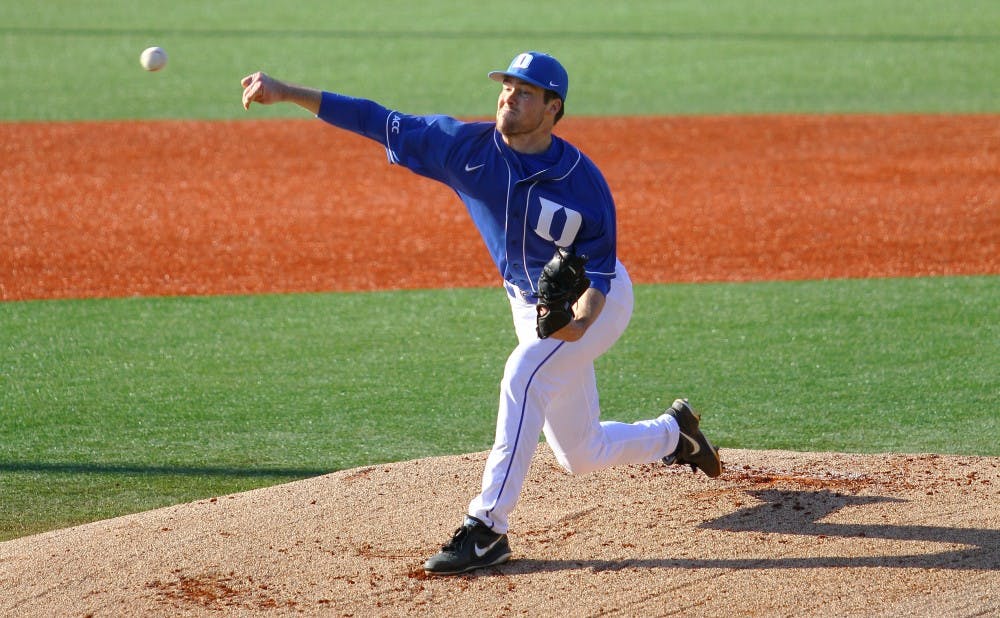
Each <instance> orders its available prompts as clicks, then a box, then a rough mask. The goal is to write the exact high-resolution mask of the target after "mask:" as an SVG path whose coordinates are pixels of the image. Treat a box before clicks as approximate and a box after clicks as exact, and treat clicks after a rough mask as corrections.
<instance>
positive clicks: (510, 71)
mask: <svg viewBox="0 0 1000 618" xmlns="http://www.w3.org/2000/svg"><path fill="white" fill-rule="evenodd" d="M489 77H490V79H492V80H493V81H497V82H502V81H503V78H504V77H516V78H517V79H521V80H524V81H526V82H528V83H529V84H534V85H535V86H538V87H539V88H544V89H546V90H551V91H553V92H555V93H556V94H558V95H559V98H560V99H562V100H563V101H565V100H566V92H567V91H568V90H569V74H567V73H566V69H564V68H563V65H561V64H559V61H558V60H556V59H555V58H553V57H552V56H550V55H548V54H543V53H541V52H536V51H529V52H524V53H523V54H518V55H517V56H516V57H515V58H514V59H513V60H511V61H510V66H509V67H507V70H506V71H491V72H490V73H489Z"/></svg>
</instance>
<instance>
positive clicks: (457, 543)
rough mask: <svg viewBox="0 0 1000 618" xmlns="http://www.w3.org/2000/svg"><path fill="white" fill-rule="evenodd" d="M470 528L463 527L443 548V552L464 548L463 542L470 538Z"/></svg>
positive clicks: (456, 531)
mask: <svg viewBox="0 0 1000 618" xmlns="http://www.w3.org/2000/svg"><path fill="white" fill-rule="evenodd" d="M469 530H470V529H469V528H468V527H466V526H462V527H461V528H459V529H458V530H455V533H454V534H453V535H452V537H451V540H450V541H448V542H447V543H445V544H444V545H442V546H441V550H442V551H455V550H457V549H458V548H460V547H461V546H462V541H464V540H465V537H467V536H469Z"/></svg>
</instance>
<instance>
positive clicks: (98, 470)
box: [0, 461, 336, 478]
mask: <svg viewBox="0 0 1000 618" xmlns="http://www.w3.org/2000/svg"><path fill="white" fill-rule="evenodd" d="M335 471H336V470H328V469H321V468H266V467H260V468H241V467H236V466H170V465H163V466H153V465H139V464H99V463H44V462H33V461H32V462H9V461H0V472H39V473H53V474H124V475H132V476H219V477H239V478H309V477H313V476H322V475H324V474H329V473H331V472H335Z"/></svg>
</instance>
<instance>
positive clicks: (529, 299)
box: [503, 281, 538, 305]
mask: <svg viewBox="0 0 1000 618" xmlns="http://www.w3.org/2000/svg"><path fill="white" fill-rule="evenodd" d="M503 287H504V288H506V289H507V295H508V296H510V297H511V298H516V299H518V300H520V301H521V302H523V303H527V304H529V305H537V304H538V297H537V296H536V295H535V293H534V292H524V291H522V290H521V288H519V287H517V286H516V285H514V284H513V283H511V282H510V281H504V282H503Z"/></svg>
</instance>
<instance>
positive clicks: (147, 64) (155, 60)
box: [139, 47, 167, 71]
mask: <svg viewBox="0 0 1000 618" xmlns="http://www.w3.org/2000/svg"><path fill="white" fill-rule="evenodd" d="M139 64H141V65H142V68H144V69H146V70H147V71H159V70H160V69H162V68H163V67H164V66H166V64H167V52H165V51H163V48H162V47H147V48H146V49H144V50H142V55H141V56H139Z"/></svg>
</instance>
